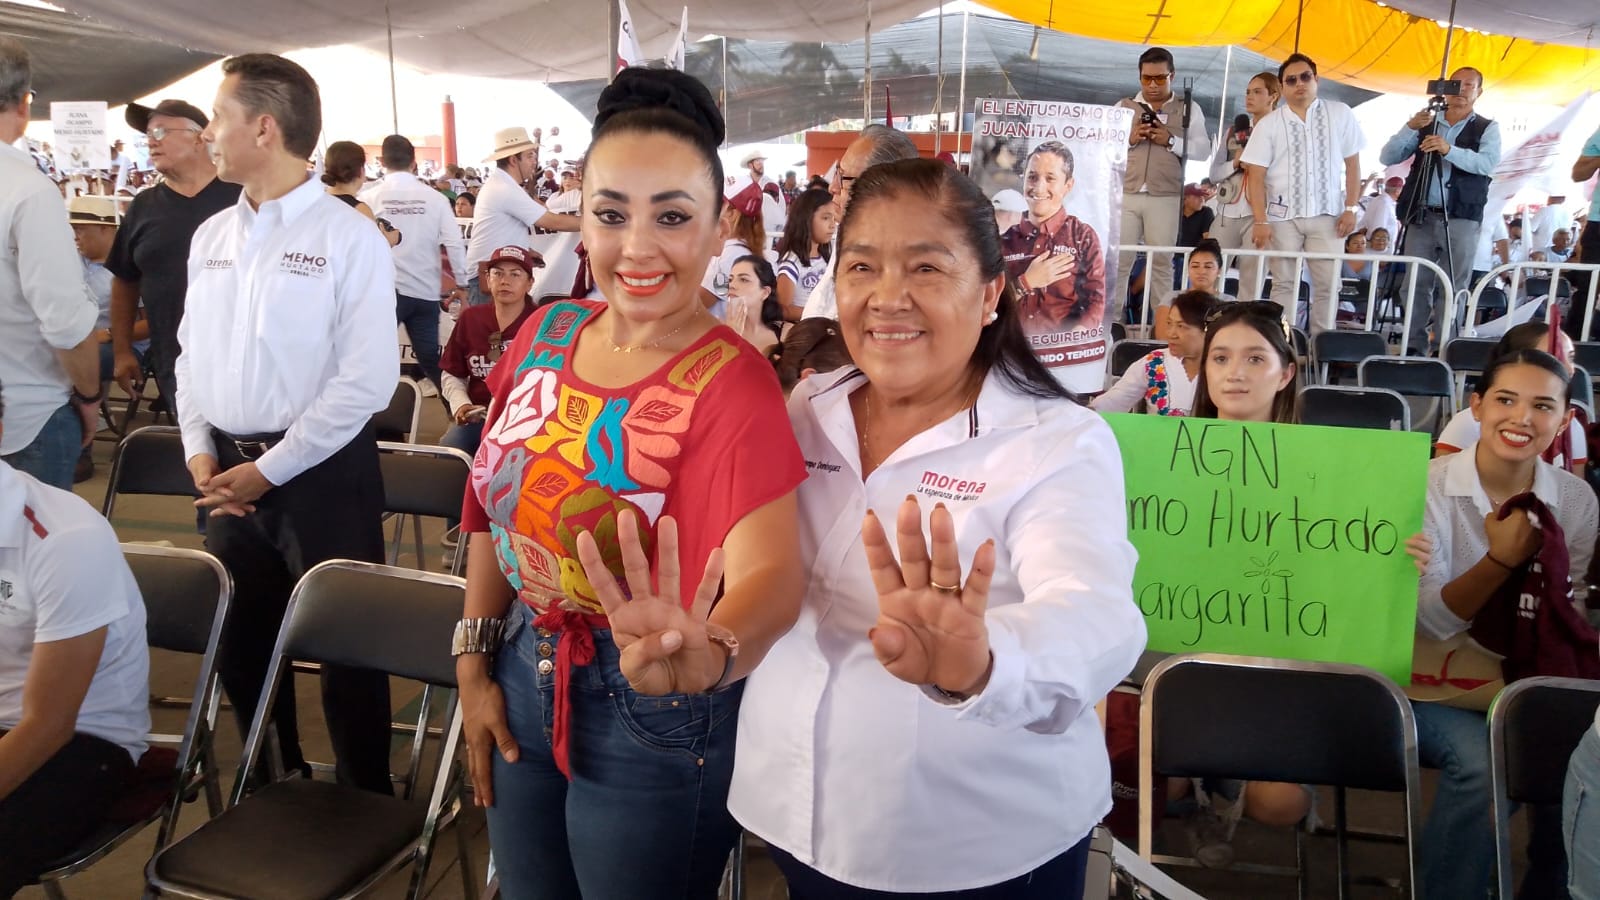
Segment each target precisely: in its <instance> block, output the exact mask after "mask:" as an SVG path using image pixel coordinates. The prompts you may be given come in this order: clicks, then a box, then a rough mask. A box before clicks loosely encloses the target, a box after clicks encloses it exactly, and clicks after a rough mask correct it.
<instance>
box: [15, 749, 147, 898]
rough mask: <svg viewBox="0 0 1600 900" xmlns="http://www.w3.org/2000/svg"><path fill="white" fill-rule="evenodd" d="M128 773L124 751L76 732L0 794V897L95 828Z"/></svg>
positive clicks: (126, 781)
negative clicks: (15, 786)
mask: <svg viewBox="0 0 1600 900" xmlns="http://www.w3.org/2000/svg"><path fill="white" fill-rule="evenodd" d="M3 734H5V732H3V731H0V735H3ZM132 778H133V760H132V758H130V757H129V756H128V751H126V750H124V749H122V748H121V747H118V746H117V745H116V744H113V743H111V742H110V741H107V740H103V739H101V738H97V737H91V736H89V735H87V734H78V735H74V736H73V738H72V740H71V741H69V742H67V745H66V746H65V747H62V748H61V749H60V750H58V751H56V755H55V756H52V757H50V758H49V759H48V760H46V761H45V764H44V765H43V766H40V767H39V770H38V771H36V772H34V773H33V774H32V775H29V776H28V779H27V780H26V781H24V782H22V784H21V785H19V786H18V787H17V789H16V790H14V791H12V792H11V793H10V794H9V795H8V796H6V798H5V799H3V800H0V897H10V896H11V895H12V894H15V893H16V892H17V891H18V890H20V889H21V888H22V886H23V885H25V884H28V883H29V882H31V881H32V880H33V879H35V878H37V877H38V876H39V875H40V874H41V873H43V872H44V871H45V866H47V865H49V864H50V863H52V862H55V861H56V859H57V858H58V857H60V856H61V855H63V854H65V853H66V852H67V851H69V850H71V849H72V848H73V847H75V846H77V845H78V843H79V842H80V841H82V840H83V839H84V838H86V837H88V836H89V834H90V832H92V831H94V830H95V829H96V828H98V827H99V826H100V823H101V821H102V820H103V819H104V818H105V813H106V811H107V810H108V809H110V808H111V806H112V805H113V804H114V803H116V802H117V800H118V799H119V798H120V797H121V796H122V792H123V791H124V790H126V789H127V787H128V785H129V783H130V781H131V780H132Z"/></svg>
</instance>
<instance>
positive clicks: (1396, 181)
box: [1383, 175, 1406, 190]
mask: <svg viewBox="0 0 1600 900" xmlns="http://www.w3.org/2000/svg"><path fill="white" fill-rule="evenodd" d="M1405 186H1406V180H1405V179H1404V178H1401V177H1400V176H1398V175H1391V176H1390V177H1389V178H1388V180H1386V181H1384V183H1383V187H1384V190H1388V189H1390V188H1397V187H1405Z"/></svg>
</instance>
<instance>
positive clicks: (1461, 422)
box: [1433, 322, 1589, 478]
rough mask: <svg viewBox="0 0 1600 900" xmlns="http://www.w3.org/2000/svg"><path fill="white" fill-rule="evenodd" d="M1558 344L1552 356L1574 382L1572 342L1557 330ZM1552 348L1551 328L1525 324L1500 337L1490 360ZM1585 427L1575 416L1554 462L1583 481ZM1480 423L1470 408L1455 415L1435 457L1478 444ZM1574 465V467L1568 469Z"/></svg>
mask: <svg viewBox="0 0 1600 900" xmlns="http://www.w3.org/2000/svg"><path fill="white" fill-rule="evenodd" d="M1556 335H1557V340H1559V341H1560V345H1559V346H1560V351H1561V352H1559V353H1556V354H1553V355H1554V356H1555V357H1556V359H1559V360H1561V365H1562V366H1563V367H1564V368H1565V369H1566V370H1567V377H1568V378H1571V376H1572V373H1573V371H1574V370H1573V366H1572V354H1573V348H1572V338H1570V337H1568V336H1567V333H1566V332H1564V331H1562V330H1561V329H1559V328H1558V329H1556ZM1549 347H1550V327H1549V326H1548V325H1546V324H1545V323H1544V322H1524V323H1522V324H1521V325H1516V326H1514V327H1512V328H1511V329H1510V330H1508V331H1507V332H1506V333H1505V334H1504V335H1502V336H1501V337H1500V342H1499V343H1497V344H1495V346H1494V350H1493V351H1492V352H1491V353H1490V354H1489V356H1490V358H1491V359H1492V358H1494V357H1496V356H1502V355H1504V354H1506V353H1511V352H1513V351H1516V350H1548V349H1549ZM1583 424H1584V423H1582V422H1580V421H1579V420H1578V417H1577V414H1576V412H1574V415H1573V419H1572V422H1571V424H1569V425H1568V426H1567V428H1566V431H1565V433H1564V434H1563V435H1562V436H1559V437H1558V438H1557V441H1558V442H1559V443H1557V444H1556V446H1558V447H1562V448H1564V449H1565V452H1564V453H1563V454H1562V455H1560V456H1557V457H1556V458H1555V459H1554V460H1552V462H1554V463H1555V464H1556V465H1557V466H1560V467H1561V468H1563V469H1566V470H1567V471H1569V472H1571V473H1572V474H1574V475H1576V476H1578V477H1579V478H1582V477H1583V472H1584V469H1585V468H1586V467H1587V466H1588V464H1589V448H1588V446H1587V444H1588V436H1587V435H1585V434H1584V429H1583ZM1478 434H1479V429H1478V419H1477V417H1476V416H1474V415H1473V412H1472V409H1471V408H1470V407H1469V408H1467V409H1463V410H1461V411H1460V412H1458V413H1456V414H1455V415H1454V416H1452V417H1451V418H1450V421H1449V423H1448V424H1446V425H1445V426H1444V430H1443V431H1441V432H1439V439H1438V440H1437V441H1434V444H1433V455H1434V456H1444V455H1446V454H1449V453H1460V452H1461V450H1462V449H1463V448H1466V447H1470V446H1472V444H1473V443H1475V442H1476V441H1477V440H1478ZM1568 461H1571V465H1568V464H1567V463H1568Z"/></svg>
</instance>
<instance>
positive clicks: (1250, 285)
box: [1211, 72, 1280, 299]
mask: <svg viewBox="0 0 1600 900" xmlns="http://www.w3.org/2000/svg"><path fill="white" fill-rule="evenodd" d="M1279 94H1280V90H1279V86H1278V76H1277V75H1275V74H1273V73H1272V72H1262V73H1261V74H1259V75H1257V76H1255V77H1254V78H1252V79H1250V84H1249V85H1248V86H1247V87H1246V88H1245V92H1244V115H1245V117H1246V121H1245V122H1240V121H1238V120H1237V119H1235V121H1234V123H1233V126H1234V127H1233V128H1231V129H1229V131H1227V132H1224V133H1223V134H1220V135H1218V136H1217V152H1216V155H1215V157H1214V158H1213V159H1212V161H1211V180H1212V181H1214V182H1216V183H1217V184H1218V185H1222V186H1224V187H1225V189H1227V190H1228V192H1229V193H1228V196H1229V198H1230V199H1229V200H1228V202H1227V203H1224V204H1223V205H1222V210H1221V214H1220V215H1218V216H1217V221H1216V223H1214V224H1213V225H1212V226H1211V233H1212V235H1213V236H1215V237H1216V238H1217V240H1218V241H1219V242H1220V243H1221V244H1222V247H1223V249H1226V250H1239V249H1247V250H1248V249H1252V244H1251V243H1250V221H1251V219H1250V215H1251V214H1250V201H1249V198H1247V197H1245V193H1244V165H1243V164H1242V163H1240V162H1239V154H1241V153H1243V152H1244V145H1245V144H1246V143H1247V142H1248V141H1249V139H1250V132H1251V131H1252V130H1253V129H1254V128H1255V123H1257V122H1259V121H1261V117H1262V116H1264V115H1266V114H1267V113H1269V112H1272V108H1273V107H1275V106H1277V105H1278V97H1279ZM1240 125H1246V126H1247V127H1245V128H1240V127H1239V126H1240ZM1234 260H1235V263H1236V264H1237V265H1238V267H1239V296H1241V297H1247V298H1250V299H1257V298H1259V297H1260V296H1261V287H1262V286H1261V284H1260V279H1261V257H1259V256H1238V257H1234Z"/></svg>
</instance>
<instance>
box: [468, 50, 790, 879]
mask: <svg viewBox="0 0 1600 900" xmlns="http://www.w3.org/2000/svg"><path fill="white" fill-rule="evenodd" d="M723 132H724V127H723V122H722V117H721V115H720V113H718V112H717V109H716V105H715V103H714V102H713V101H712V99H711V95H710V93H709V92H708V91H707V90H706V89H705V87H704V86H703V85H701V84H700V83H699V82H697V81H695V80H694V79H692V78H690V77H688V76H686V75H683V74H681V73H678V72H673V71H667V70H645V69H628V70H625V71H624V72H622V73H621V74H619V75H618V76H617V79H616V80H615V81H614V82H613V83H612V84H611V85H610V86H609V87H608V88H606V90H605V92H604V93H602V95H601V97H600V103H599V110H598V112H597V115H596V117H595V133H594V143H593V144H592V146H591V148H590V150H589V156H588V160H587V163H586V165H585V168H584V171H585V177H584V194H585V196H584V199H583V225H582V229H583V242H584V246H585V248H587V250H588V255H589V263H590V266H591V268H592V272H593V276H594V280H595V284H596V286H597V287H598V288H599V290H600V291H601V293H603V294H604V295H605V297H606V298H607V300H608V301H609V302H608V303H603V302H591V301H584V300H569V301H563V302H559V303H554V304H551V305H549V306H547V307H545V308H543V309H540V310H538V311H537V312H536V313H535V314H534V317H533V318H532V319H530V320H529V322H528V324H527V325H526V326H525V327H524V328H523V329H522V330H521V331H520V332H519V333H518V335H517V338H516V340H515V342H514V343H513V344H512V345H511V347H510V348H508V349H507V351H506V353H505V357H504V358H503V359H502V360H501V361H500V363H499V364H498V365H496V366H495V368H494V371H493V373H492V374H491V376H490V389H491V393H492V394H493V396H494V402H493V404H492V406H491V408H490V411H489V417H488V421H487V423H486V425H485V428H484V433H483V442H482V445H481V446H480V447H479V450H478V454H477V457H476V459H475V461H474V466H473V476H472V484H471V486H470V488H469V490H468V495H467V498H466V501H465V504H464V506H463V509H462V532H463V533H464V535H466V534H470V535H472V540H471V542H470V544H469V549H468V551H467V552H468V557H467V559H468V562H467V608H466V616H467V621H466V622H464V623H463V628H462V629H458V646H457V650H458V652H460V653H461V655H460V656H459V657H458V663H457V671H458V674H459V677H460V683H461V698H462V706H463V709H464V710H465V718H466V741H467V745H468V748H469V749H468V757H469V763H470V767H471V772H472V778H473V783H474V786H475V788H476V790H477V799H478V802H479V803H480V804H481V805H485V806H487V807H488V808H489V809H488V821H489V838H490V844H491V846H492V847H493V849H494V855H495V863H496V868H497V871H498V872H499V876H500V884H501V889H502V892H503V894H504V895H505V896H506V897H507V898H510V900H522V898H544V897H550V898H567V897H577V896H587V897H691V898H694V897H708V898H709V897H713V896H715V894H716V891H717V887H718V883H719V881H720V878H721V873H722V869H723V864H724V862H725V861H726V859H727V855H728V852H729V850H730V849H731V848H732V846H733V842H734V839H735V837H736V835H737V826H736V825H735V824H734V822H733V820H732V818H731V817H730V816H729V815H728V813H727V809H726V800H727V792H728V783H729V779H730V777H731V775H732V768H733V737H734V729H735V727H736V724H737V719H738V715H737V713H738V704H739V698H740V696H741V695H742V691H743V682H742V681H741V680H740V679H742V678H743V677H744V676H745V675H746V674H748V673H749V672H750V671H751V670H752V669H753V668H754V667H755V666H756V664H757V663H759V662H760V660H761V658H762V656H763V655H764V654H765V653H766V650H767V648H768V647H770V646H771V644H772V643H773V642H774V641H776V640H777V639H778V637H780V636H781V635H782V634H783V633H784V632H785V631H787V630H788V629H789V627H790V626H791V625H792V624H793V623H794V621H795V618H796V616H797V615H798V612H799V601H800V593H801V587H802V586H801V584H800V579H801V570H800V565H799V541H798V537H797V527H796V519H795V516H796V514H795V500H794V490H795V488H796V487H797V486H798V485H799V483H800V482H801V481H802V480H804V478H805V468H804V465H803V463H802V460H801V458H800V452H799V449H798V446H797V445H796V443H795V439H794V435H793V432H792V430H791V429H790V427H789V425H788V421H787V415H786V413H785V411H784V406H783V398H782V396H781V394H780V392H779V390H778V384H777V380H776V378H775V376H774V375H773V372H772V367H771V365H770V364H768V363H767V362H766V360H764V359H763V358H762V357H761V355H760V354H759V353H757V352H756V351H755V350H753V349H751V348H750V347H749V346H748V345H747V344H746V343H745V342H744V341H743V340H741V339H740V338H739V337H738V336H737V335H736V334H734V333H733V332H732V331H731V330H729V329H728V328H727V327H726V326H722V325H719V324H718V323H717V322H716V321H715V320H714V319H712V318H711V317H710V316H709V315H707V314H706V311H705V308H704V306H703V305H702V304H701V303H700V299H699V287H700V278H701V275H702V274H703V273H704V272H705V265H706V261H707V260H708V259H710V258H711V257H712V256H714V255H716V252H717V247H718V246H719V245H720V240H721V239H720V236H719V234H718V227H717V219H718V209H719V206H720V205H721V202H722V191H721V185H722V171H721V165H720V163H719V161H718V158H717V154H716V148H717V146H718V145H719V144H720V143H721V142H722V138H723ZM652 557H653V559H652ZM652 563H653V565H652ZM724 575H725V578H724ZM719 584H720V586H721V591H720V597H721V599H720V601H717V602H716V603H715V604H714V605H713V602H712V601H713V598H715V597H716V596H718V593H719ZM708 610H709V617H708V612H707V611H708ZM501 617H504V622H505V626H504V628H505V630H504V638H503V644H502V645H501V647H500V650H499V652H498V654H495V655H493V656H492V657H491V653H490V652H485V651H489V650H491V649H492V647H490V646H486V644H487V645H492V644H493V643H494V642H493V640H492V638H490V639H488V640H481V639H467V640H465V641H463V639H462V638H461V635H463V634H466V635H474V636H477V638H481V635H482V633H483V632H484V631H488V632H489V633H491V634H492V632H493V627H492V626H493V624H494V622H495V620H497V619H500V618H501ZM474 620H480V621H481V620H487V622H488V626H489V627H487V628H485V627H483V626H481V625H480V621H474ZM469 626H470V627H469Z"/></svg>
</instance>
